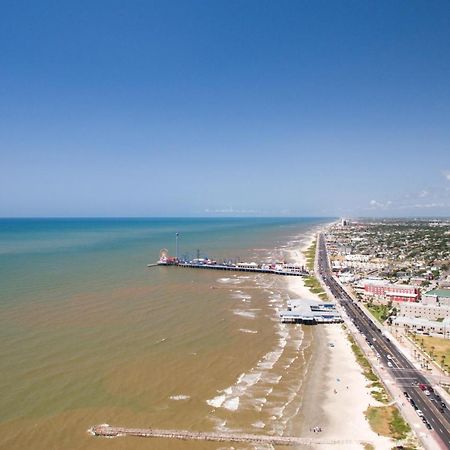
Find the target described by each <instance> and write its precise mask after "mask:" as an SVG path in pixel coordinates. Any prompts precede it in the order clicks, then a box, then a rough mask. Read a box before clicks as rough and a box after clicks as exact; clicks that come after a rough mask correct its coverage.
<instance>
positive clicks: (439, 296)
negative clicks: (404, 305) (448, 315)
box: [422, 289, 450, 307]
mask: <svg viewBox="0 0 450 450" xmlns="http://www.w3.org/2000/svg"><path fill="white" fill-rule="evenodd" d="M422 303H424V304H426V305H438V306H448V307H450V289H434V290H432V291H428V292H427V293H425V294H423V296H422Z"/></svg>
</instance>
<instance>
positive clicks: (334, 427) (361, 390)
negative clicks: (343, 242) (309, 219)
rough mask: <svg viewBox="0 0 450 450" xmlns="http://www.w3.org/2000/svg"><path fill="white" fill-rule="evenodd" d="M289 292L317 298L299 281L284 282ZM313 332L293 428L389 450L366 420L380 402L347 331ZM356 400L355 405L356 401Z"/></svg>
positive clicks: (294, 254)
mask: <svg viewBox="0 0 450 450" xmlns="http://www.w3.org/2000/svg"><path fill="white" fill-rule="evenodd" d="M324 228H325V227H323V226H321V227H320V228H316V229H314V230H313V233H311V235H309V236H308V237H307V238H306V239H305V240H304V242H303V243H302V245H301V247H300V248H299V249H292V250H291V251H290V257H291V258H292V259H293V260H294V262H297V263H300V264H304V263H305V260H306V258H305V256H304V252H305V250H307V249H308V248H309V247H310V246H311V244H312V243H313V241H314V239H315V236H316V234H317V232H318V231H320V230H323V229H324ZM287 289H288V291H290V292H292V293H294V294H296V295H297V296H298V297H299V298H310V299H319V297H318V296H317V295H316V294H313V293H311V292H310V291H309V289H308V288H306V287H305V285H304V281H303V279H289V280H287ZM319 300H320V299H319ZM303 327H304V325H303ZM312 328H313V330H312V339H313V354H312V357H311V362H310V369H309V371H308V373H307V375H306V378H305V382H304V386H303V387H302V392H301V395H302V402H303V407H302V409H301V411H300V412H299V414H298V416H297V418H296V419H294V421H293V423H292V425H291V427H292V428H293V429H297V430H299V432H300V435H301V436H305V437H313V436H315V435H316V434H315V433H314V431H313V428H314V427H321V429H322V432H320V436H321V437H322V436H323V437H324V438H330V439H333V438H336V439H348V440H354V439H359V440H367V442H368V443H370V444H372V445H373V446H374V448H376V449H377V450H378V449H381V450H383V449H386V450H388V449H391V448H392V446H393V445H394V443H393V441H392V440H391V439H390V438H387V437H383V436H379V435H378V434H377V433H375V432H374V431H373V430H372V429H371V428H370V425H369V423H368V421H367V420H366V417H365V411H366V410H367V408H368V407H369V406H380V405H382V404H381V403H379V402H378V401H376V400H375V399H374V398H373V397H372V396H371V394H370V388H369V387H368V385H369V381H368V380H367V379H366V378H365V376H364V375H363V373H362V370H361V368H360V366H359V364H358V362H357V361H356V358H355V355H354V353H353V351H352V349H351V346H350V342H349V341H348V339H347V335H346V331H345V330H344V328H343V327H342V325H341V324H327V325H318V326H315V327H312ZM329 344H332V345H333V346H330V345H329ZM355 399H358V401H357V402H355ZM343 418H345V420H343ZM320 448H325V447H324V446H320ZM329 448H333V449H336V448H342V449H344V448H345V449H350V448H355V449H356V448H363V447H362V446H361V445H360V444H353V445H352V444H346V445H345V446H342V445H339V446H337V445H333V446H330V447H329Z"/></svg>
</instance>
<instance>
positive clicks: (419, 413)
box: [416, 409, 423, 417]
mask: <svg viewBox="0 0 450 450" xmlns="http://www.w3.org/2000/svg"><path fill="white" fill-rule="evenodd" d="M416 413H417V415H418V416H419V417H423V412H422V411H421V410H420V409H418V410H417V411H416Z"/></svg>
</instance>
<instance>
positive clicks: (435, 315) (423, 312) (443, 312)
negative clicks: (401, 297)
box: [398, 302, 450, 321]
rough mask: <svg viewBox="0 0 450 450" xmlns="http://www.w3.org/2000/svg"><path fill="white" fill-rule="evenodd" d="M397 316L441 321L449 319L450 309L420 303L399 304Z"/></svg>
mask: <svg viewBox="0 0 450 450" xmlns="http://www.w3.org/2000/svg"><path fill="white" fill-rule="evenodd" d="M398 306H399V307H400V311H399V314H398V315H399V316H403V317H412V318H420V319H427V320H436V321H442V320H444V319H446V318H447V317H450V307H448V306H438V305H427V304H423V303H421V302H401V303H399V304H398Z"/></svg>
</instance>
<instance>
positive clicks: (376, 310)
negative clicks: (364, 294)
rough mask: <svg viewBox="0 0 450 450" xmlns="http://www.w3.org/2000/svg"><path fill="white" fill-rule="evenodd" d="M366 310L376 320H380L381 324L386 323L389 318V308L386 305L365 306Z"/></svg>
mask: <svg viewBox="0 0 450 450" xmlns="http://www.w3.org/2000/svg"><path fill="white" fill-rule="evenodd" d="M364 306H365V307H366V309H367V310H368V311H369V312H370V313H371V314H372V316H373V317H375V319H377V320H378V322H380V323H381V324H383V323H384V321H385V320H386V319H387V318H388V316H389V312H388V311H389V308H388V307H387V306H386V305H368V304H366V305H364Z"/></svg>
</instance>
